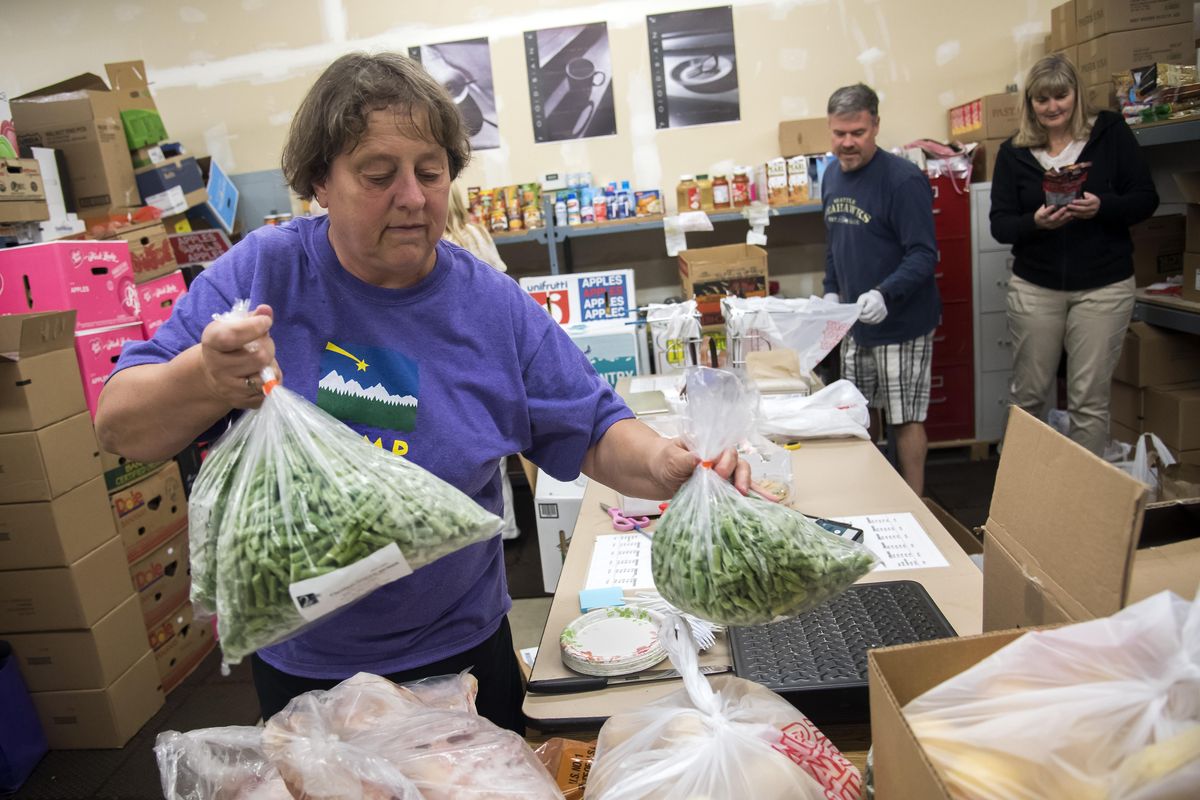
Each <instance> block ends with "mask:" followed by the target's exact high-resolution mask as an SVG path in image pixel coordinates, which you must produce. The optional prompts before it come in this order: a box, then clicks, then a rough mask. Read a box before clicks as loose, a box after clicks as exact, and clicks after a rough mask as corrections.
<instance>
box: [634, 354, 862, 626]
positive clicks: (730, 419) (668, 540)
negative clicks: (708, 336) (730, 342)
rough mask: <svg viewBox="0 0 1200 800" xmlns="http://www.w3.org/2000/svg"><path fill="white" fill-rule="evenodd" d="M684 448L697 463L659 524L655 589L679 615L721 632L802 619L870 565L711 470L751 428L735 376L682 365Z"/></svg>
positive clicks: (852, 548)
mask: <svg viewBox="0 0 1200 800" xmlns="http://www.w3.org/2000/svg"><path fill="white" fill-rule="evenodd" d="M686 380H687V406H686V408H685V409H684V414H683V420H684V422H683V429H684V433H683V441H684V443H685V444H686V445H687V446H688V448H689V449H690V450H692V452H694V453H696V454H697V455H698V456H700V458H701V459H702V463H701V465H700V466H698V467H697V468H696V471H695V472H694V473H693V474H692V477H690V478H688V480H687V482H686V483H684V484H683V486H682V487H680V489H679V491H678V492H676V493H675V497H674V498H672V500H671V502H670V505H668V507H667V510H666V512H664V513H663V515H662V518H661V519H660V520H659V523H658V527H657V529H656V530H655V533H654V544H653V547H652V549H651V568H652V571H653V574H654V584H655V586H657V587H658V591H659V593H660V594H662V596H663V597H664V598H665V599H666V600H667V601H668V602H670V603H672V604H673V605H675V606H676V607H677V608H680V609H682V610H683V611H686V612H688V613H689V614H694V615H696V616H698V617H702V618H703V619H707V620H711V621H713V622H717V623H720V624H723V625H762V624H766V623H769V622H775V621H778V620H781V619H786V618H788V617H792V616H796V615H798V614H803V613H804V612H805V611H809V610H811V609H812V608H814V607H816V606H817V605H819V604H821V603H823V602H825V601H826V600H828V599H829V598H830V597H833V596H834V595H836V594H838V593H839V592H841V591H843V590H845V589H846V587H847V586H849V585H850V584H852V583H854V581H856V580H858V579H859V578H860V577H862V576H863V575H865V574H867V572H869V571H870V570H871V568H872V567H874V566H875V563H876V559H875V557H874V556H873V555H871V552H870V551H869V550H867V548H865V547H863V546H862V545H860V544H856V543H854V542H851V541H849V540H847V539H843V538H842V537H840V536H836V535H834V534H832V533H829V532H828V531H826V530H824V529H823V528H821V527H819V526H818V525H817V524H816V523H814V522H812V521H811V520H809V519H808V518H807V517H805V516H804V515H803V514H801V513H799V512H797V511H793V510H792V509H790V508H787V507H786V506H782V505H779V504H777V503H770V502H767V501H765V500H760V499H758V498H755V497H744V496H742V495H741V494H740V493H739V492H738V491H737V490H736V489H734V488H733V485H732V484H731V483H729V481H727V480H725V479H723V478H721V477H720V476H718V475H717V474H716V472H714V471H713V470H712V469H710V468H709V466H710V465H711V464H712V463H713V462H715V461H716V459H717V458H718V457H719V456H720V455H721V453H722V451H724V450H726V449H727V448H730V447H735V446H737V445H738V444H739V443H741V442H744V441H747V440H748V439H749V438H750V437H751V435H752V434H753V432H754V429H755V415H756V408H757V405H758V404H757V394H755V393H753V392H750V391H748V390H747V389H746V388H745V386H744V385H743V384H742V382H741V380H739V379H738V377H737V376H736V375H734V374H733V373H730V372H723V371H721V370H714V369H708V368H707V367H695V368H689V370H688V372H687V378H686Z"/></svg>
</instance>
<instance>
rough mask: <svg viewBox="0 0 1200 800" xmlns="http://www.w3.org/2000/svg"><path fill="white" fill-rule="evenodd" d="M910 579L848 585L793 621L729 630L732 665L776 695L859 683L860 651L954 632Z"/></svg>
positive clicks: (863, 679) (863, 672)
mask: <svg viewBox="0 0 1200 800" xmlns="http://www.w3.org/2000/svg"><path fill="white" fill-rule="evenodd" d="M955 635H956V634H955V632H954V628H952V627H951V626H950V623H949V622H947V621H946V618H945V617H944V616H943V615H942V612H941V611H939V610H938V607H937V605H936V604H935V603H934V602H933V599H932V598H931V597H930V596H929V594H928V592H926V591H925V587H923V586H921V584H919V583H917V582H916V581H887V582H882V583H866V584H859V585H855V586H851V587H850V588H849V589H847V590H846V591H845V592H844V593H842V594H840V595H838V596H837V597H835V598H833V599H832V600H829V601H828V602H826V603H824V604H822V605H820V606H818V607H817V608H815V609H813V610H812V611H810V612H808V613H807V614H803V615H801V616H799V617H795V618H793V619H788V620H784V621H782V622H775V623H772V624H770V625H757V626H754V627H744V628H743V627H733V628H730V629H729V646H730V649H732V650H733V671H734V672H735V673H736V674H737V675H738V676H739V677H742V678H747V679H749V680H752V681H755V682H757V683H761V684H763V685H764V686H766V687H767V688H768V689H772V690H774V691H776V692H778V693H780V694H790V693H793V692H813V691H820V690H832V689H849V688H865V687H866V685H867V650H868V649H869V648H872V647H886V646H888V645H893V644H908V643H910V642H923V641H927V640H929V639H945V638H947V637H950V636H955Z"/></svg>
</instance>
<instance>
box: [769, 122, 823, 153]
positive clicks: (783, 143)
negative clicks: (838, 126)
mask: <svg viewBox="0 0 1200 800" xmlns="http://www.w3.org/2000/svg"><path fill="white" fill-rule="evenodd" d="M832 147H833V139H832V136H831V134H830V133H829V118H828V117H814V118H812V119H791V120H785V121H783V122H781V123H779V155H781V156H783V157H784V158H791V157H792V156H807V155H824V154H825V153H828V152H829V151H830V150H831V149H832Z"/></svg>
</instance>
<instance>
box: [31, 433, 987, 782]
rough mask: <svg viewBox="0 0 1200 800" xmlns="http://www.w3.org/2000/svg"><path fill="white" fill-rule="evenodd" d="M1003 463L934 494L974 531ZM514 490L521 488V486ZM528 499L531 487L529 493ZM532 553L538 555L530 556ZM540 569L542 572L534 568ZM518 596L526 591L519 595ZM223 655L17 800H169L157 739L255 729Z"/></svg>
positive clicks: (541, 618)
mask: <svg viewBox="0 0 1200 800" xmlns="http://www.w3.org/2000/svg"><path fill="white" fill-rule="evenodd" d="M996 465H997V459H996V457H995V456H993V457H992V458H990V459H988V460H985V461H977V462H972V461H968V460H967V457H966V452H965V450H962V449H958V450H941V451H939V450H934V451H932V452H931V453H930V457H929V465H928V469H927V475H926V485H927V494H928V495H929V496H930V497H932V498H933V499H934V500H936V501H937V502H938V503H939V504H940V505H941V506H942V507H943V508H945V509H946V510H947V511H949V512H950V513H951V514H952V515H954V516H955V517H956V518H957V519H958V520H959V521H960V522H962V523H963V524H964V525H967V526H968V527H973V526H976V525H981V524H982V523H983V522H984V520H985V519H986V518H987V507H988V504H989V502H990V500H991V494H992V485H993V483H994V482H995V476H996ZM514 488H515V487H514ZM525 496H526V497H528V489H525ZM518 521H519V522H520V524H521V527H522V530H523V531H524V533H523V534H522V538H523V539H524V537H533V536H536V531H535V529H534V528H533V525H532V513H531V512H530V513H528V514H527V515H524V516H521V515H519V516H518ZM521 544H522V545H523V546H522V547H521V548H520V552H519V553H517V554H515V557H514V559H513V566H515V567H516V568H517V569H519V570H521V573H522V574H521V575H519V576H514V577H516V578H517V579H519V580H520V581H521V582H522V584H523V585H524V586H526V587H527V589H528V590H527V591H526V592H522V593H524V594H527V595H536V594H538V593H539V591H540V589H539V584H540V577H541V576H540V566H536V565H535V562H536V560H537V558H536V553H537V551H536V546H530V545H531V544H532V542H529V541H523V542H521ZM530 553H532V554H533V555H530ZM535 568H536V570H537V574H536V575H535V574H534V572H533V570H534V569H535ZM514 593H515V594H520V593H519V592H516V591H514ZM550 600H551V598H549V597H536V596H535V597H528V598H527V599H518V600H515V601H514V602H513V610H512V613H511V614H510V616H509V620H510V622H511V624H512V629H513V638H514V643H515V644H516V645H517V647H518V648H521V647H533V646H536V645H537V644H538V642H539V640H540V639H541V635H542V629H543V627H544V625H545V621H546V615H547V614H548V613H549V610H550ZM219 665H220V658H219V655H218V654H216V653H214V654H213V655H211V656H209V658H208V659H207V660H205V662H204V663H203V664H201V666H200V667H199V668H198V669H197V671H196V672H195V673H193V675H192V676H191V677H190V678H188V680H187V681H185V682H184V683H183V685H181V686H180V687H178V688H177V689H176V690H175V691H174V692H172V693H171V695H170V696H169V697H168V698H167V703H166V705H165V706H164V707H163V709H162V710H161V711H160V712H159V713H158V714H157V715H156V716H155V717H154V719H153V720H151V721H150V723H148V724H147V725H146V727H145V728H143V729H142V731H141V733H139V734H138V735H137V736H135V737H134V738H133V740H132V741H130V742H129V744H128V745H126V746H125V747H124V748H123V749H121V750H94V751H60V752H52V753H50V754H49V755H48V756H46V758H45V759H43V760H42V762H41V764H39V765H38V768H37V769H36V770H35V772H34V774H33V775H32V776H31V777H30V779H29V780H28V781H27V782H26V784H25V786H24V787H22V789H21V791H20V792H18V793H17V794H16V795H15V796H14V797H13V800H17V799H18V798H19V799H20V800H75V799H76V798H78V799H79V800H83V798H95V799H96V800H110V799H111V800H150V799H151V798H154V799H157V798H161V797H162V790H161V789H160V787H159V779H158V770H157V767H156V765H155V761H154V755H153V747H154V739H155V736H156V735H157V733H158V732H159V731H161V730H192V729H194V728H201V727H208V726H214V725H253V724H254V723H255V721H256V720H257V718H258V703H257V699H256V698H255V695H254V687H253V684H252V683H251V681H250V674H249V670H248V669H247V668H245V665H243V666H242V667H240V668H237V669H235V670H234V671H233V674H232V675H230V676H229V677H222V676H221V674H220V670H219Z"/></svg>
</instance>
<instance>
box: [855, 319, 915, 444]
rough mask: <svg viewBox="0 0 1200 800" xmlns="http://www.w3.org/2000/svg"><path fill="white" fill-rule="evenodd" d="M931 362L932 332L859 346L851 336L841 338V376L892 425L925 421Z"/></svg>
mask: <svg viewBox="0 0 1200 800" xmlns="http://www.w3.org/2000/svg"><path fill="white" fill-rule="evenodd" d="M932 364H933V334H932V333H927V334H926V335H924V336H918V337H917V338H916V339H910V340H909V341H907V342H900V343H899V344H884V345H879V346H878V347H860V346H858V345H857V344H855V342H854V338H853V337H852V336H847V337H846V338H845V339H843V340H842V377H843V378H845V379H846V380H848V381H850V382H851V383H853V384H854V385H855V386H857V387H858V390H859V391H860V392H862V393H863V396H864V397H866V398H867V402H868V403H869V404H870V406H871V408H879V409H883V413H884V415H885V416H886V419H887V421H888V422H889V423H891V424H892V425H902V424H904V423H906V422H924V421H925V416H926V414H928V413H929V381H930V374H931V366H932Z"/></svg>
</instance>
